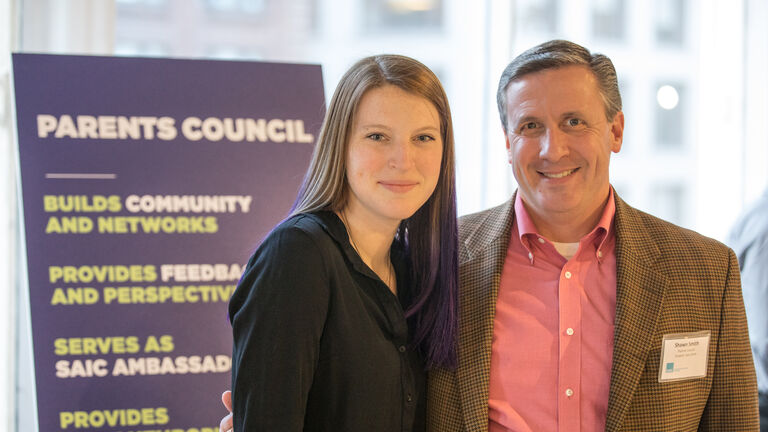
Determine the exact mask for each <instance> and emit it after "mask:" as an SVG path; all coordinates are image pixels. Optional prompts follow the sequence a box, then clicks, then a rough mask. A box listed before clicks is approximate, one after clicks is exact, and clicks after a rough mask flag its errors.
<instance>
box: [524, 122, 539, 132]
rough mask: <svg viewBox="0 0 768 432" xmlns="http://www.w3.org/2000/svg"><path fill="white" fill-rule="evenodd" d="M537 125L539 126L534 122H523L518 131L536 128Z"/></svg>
mask: <svg viewBox="0 0 768 432" xmlns="http://www.w3.org/2000/svg"><path fill="white" fill-rule="evenodd" d="M538 127H539V125H538V124H536V122H528V123H525V124H523V125H522V126H521V127H520V132H525V131H527V130H531V129H536V128H538Z"/></svg>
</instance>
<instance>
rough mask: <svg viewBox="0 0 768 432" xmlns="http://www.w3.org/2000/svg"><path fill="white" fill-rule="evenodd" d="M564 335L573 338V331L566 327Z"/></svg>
mask: <svg viewBox="0 0 768 432" xmlns="http://www.w3.org/2000/svg"><path fill="white" fill-rule="evenodd" d="M565 334H567V335H568V336H573V329H572V328H570V327H568V328H567V329H565Z"/></svg>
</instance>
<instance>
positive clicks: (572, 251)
mask: <svg viewBox="0 0 768 432" xmlns="http://www.w3.org/2000/svg"><path fill="white" fill-rule="evenodd" d="M552 244H553V245H554V246H555V249H557V252H559V253H560V255H562V256H564V257H565V259H568V260H569V259H571V258H573V256H574V255H576V251H578V250H579V242H576V243H558V242H552Z"/></svg>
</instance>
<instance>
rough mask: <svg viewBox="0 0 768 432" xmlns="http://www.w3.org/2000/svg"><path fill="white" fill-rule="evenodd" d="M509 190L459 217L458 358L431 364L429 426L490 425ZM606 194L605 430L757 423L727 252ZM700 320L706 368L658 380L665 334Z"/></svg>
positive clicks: (697, 327)
mask: <svg viewBox="0 0 768 432" xmlns="http://www.w3.org/2000/svg"><path fill="white" fill-rule="evenodd" d="M514 199H515V198H514V196H513V197H512V199H511V200H510V201H508V202H507V203H505V204H503V205H501V206H499V207H495V208H492V209H489V210H486V211H483V212H480V213H475V214H472V215H468V216H465V217H463V218H461V219H460V222H459V239H460V244H459V273H460V290H461V295H460V302H461V303H460V307H461V314H460V317H461V318H460V319H461V321H460V324H459V325H460V330H459V340H458V344H459V366H458V368H457V370H455V371H449V370H443V369H437V370H433V371H432V372H431V373H430V375H429V381H428V397H427V416H428V424H429V430H430V431H436V432H453V431H473V432H474V431H487V430H488V379H489V371H490V367H491V337H492V335H493V318H494V313H495V303H496V297H497V294H498V290H499V280H500V276H501V269H502V265H503V263H504V257H505V254H506V252H507V242H508V241H509V236H510V229H511V226H512V221H513V220H514V219H513V218H514V215H513V209H514V206H513V203H514ZM615 199H616V216H615V219H614V226H615V229H616V265H617V282H616V285H617V286H616V320H615V333H614V350H613V366H612V371H611V385H610V395H609V402H608V412H607V419H606V431H643V432H648V431H696V430H703V431H739V432H744V431H757V430H758V414H757V387H756V383H755V371H754V367H753V364H752V356H751V351H750V346H749V338H748V335H747V323H746V318H745V315H744V303H743V301H742V297H741V287H740V283H739V272H738V268H739V267H738V264H737V262H736V257H735V256H734V254H733V252H732V251H731V250H730V249H728V248H727V247H726V246H724V245H723V244H721V243H718V242H716V241H714V240H712V239H709V238H706V237H703V236H701V235H699V234H697V233H695V232H692V231H689V230H686V229H683V228H680V227H677V226H674V225H672V224H670V223H668V222H664V221H662V220H660V219H658V218H656V217H653V216H651V215H648V214H646V213H643V212H641V211H639V210H636V209H634V208H632V207H630V206H629V205H627V204H626V203H624V201H622V200H621V199H620V198H619V197H618V195H616V198H615ZM553 313H554V311H553ZM702 330H709V331H711V332H712V333H711V338H710V344H709V356H708V366H707V375H706V377H704V378H698V379H689V380H684V381H675V382H665V383H659V382H658V374H659V363H660V355H661V340H662V337H663V336H664V335H665V334H672V333H686V332H696V331H702ZM553 403H554V401H553Z"/></svg>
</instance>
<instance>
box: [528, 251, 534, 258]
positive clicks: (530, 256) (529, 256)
mask: <svg viewBox="0 0 768 432" xmlns="http://www.w3.org/2000/svg"><path fill="white" fill-rule="evenodd" d="M528 259H531V260H532V259H533V252H528Z"/></svg>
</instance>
